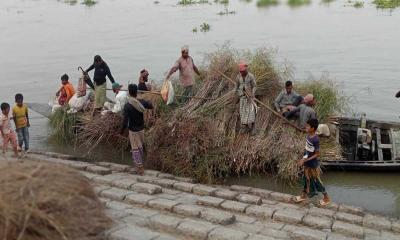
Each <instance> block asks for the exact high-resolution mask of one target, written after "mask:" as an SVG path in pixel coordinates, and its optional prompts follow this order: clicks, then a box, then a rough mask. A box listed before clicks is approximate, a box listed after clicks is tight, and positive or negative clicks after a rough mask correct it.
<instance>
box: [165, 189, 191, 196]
mask: <svg viewBox="0 0 400 240" xmlns="http://www.w3.org/2000/svg"><path fill="white" fill-rule="evenodd" d="M162 192H163V193H167V194H170V195H176V196H178V195H179V194H189V193H183V192H181V191H177V190H175V189H169V188H163V191H162Z"/></svg>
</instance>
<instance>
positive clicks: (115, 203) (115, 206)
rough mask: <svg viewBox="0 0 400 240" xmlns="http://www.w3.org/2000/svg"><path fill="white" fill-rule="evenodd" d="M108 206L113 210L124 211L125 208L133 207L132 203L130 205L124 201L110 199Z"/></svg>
mask: <svg viewBox="0 0 400 240" xmlns="http://www.w3.org/2000/svg"><path fill="white" fill-rule="evenodd" d="M106 207H107V208H110V209H113V210H120V211H123V210H126V209H128V208H132V205H129V204H126V203H122V202H119V201H108V202H107V203H106Z"/></svg>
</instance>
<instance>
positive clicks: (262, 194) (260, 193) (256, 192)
mask: <svg viewBox="0 0 400 240" xmlns="http://www.w3.org/2000/svg"><path fill="white" fill-rule="evenodd" d="M250 193H251V194H254V195H256V196H259V197H262V198H270V197H271V193H272V191H269V190H265V189H261V188H252V189H251V190H250Z"/></svg>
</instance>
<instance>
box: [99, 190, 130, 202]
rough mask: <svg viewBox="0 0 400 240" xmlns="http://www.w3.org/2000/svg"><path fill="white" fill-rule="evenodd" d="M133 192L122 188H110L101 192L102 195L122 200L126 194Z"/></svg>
mask: <svg viewBox="0 0 400 240" xmlns="http://www.w3.org/2000/svg"><path fill="white" fill-rule="evenodd" d="M131 194H133V192H132V191H128V190H124V189H120V188H113V187H112V188H109V189H106V190H104V191H102V192H101V193H100V196H102V197H105V198H109V199H112V200H117V201H122V200H124V199H125V197H126V196H128V195H131Z"/></svg>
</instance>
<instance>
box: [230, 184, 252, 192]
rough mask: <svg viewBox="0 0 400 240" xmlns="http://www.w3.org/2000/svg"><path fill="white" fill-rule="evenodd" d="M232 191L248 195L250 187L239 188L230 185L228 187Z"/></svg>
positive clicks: (238, 186)
mask: <svg viewBox="0 0 400 240" xmlns="http://www.w3.org/2000/svg"><path fill="white" fill-rule="evenodd" d="M230 189H231V190H232V191H236V192H240V193H249V192H250V191H251V187H247V186H241V185H232V186H230Z"/></svg>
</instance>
